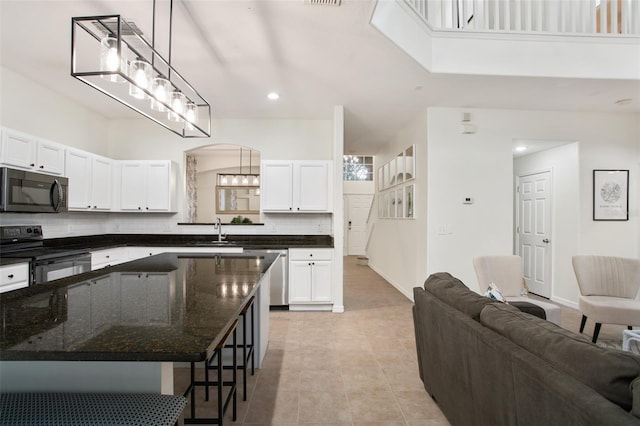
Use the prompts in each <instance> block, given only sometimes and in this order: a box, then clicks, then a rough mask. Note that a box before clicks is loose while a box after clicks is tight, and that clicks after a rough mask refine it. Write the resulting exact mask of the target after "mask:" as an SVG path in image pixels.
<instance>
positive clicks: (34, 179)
mask: <svg viewBox="0 0 640 426" xmlns="http://www.w3.org/2000/svg"><path fill="white" fill-rule="evenodd" d="M68 188H69V180H68V179H67V178H66V177H62V176H51V175H46V174H43V173H34V172H27V171H24V170H17V169H11V168H9V167H1V168H0V212H14V213H58V212H66V211H67V189H68Z"/></svg>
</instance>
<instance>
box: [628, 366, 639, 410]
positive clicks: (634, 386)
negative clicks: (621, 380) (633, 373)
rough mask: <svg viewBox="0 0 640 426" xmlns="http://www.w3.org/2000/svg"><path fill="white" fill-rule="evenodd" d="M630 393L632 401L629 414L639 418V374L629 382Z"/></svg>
mask: <svg viewBox="0 0 640 426" xmlns="http://www.w3.org/2000/svg"><path fill="white" fill-rule="evenodd" d="M630 387H631V393H632V394H633V402H632V403H631V414H633V415H634V416H636V417H637V418H639V419H640V376H639V377H637V378H636V379H635V380H634V381H633V382H631V386H630Z"/></svg>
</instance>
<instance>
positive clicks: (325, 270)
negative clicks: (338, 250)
mask: <svg viewBox="0 0 640 426" xmlns="http://www.w3.org/2000/svg"><path fill="white" fill-rule="evenodd" d="M332 290H333V249H289V306H290V308H291V307H292V305H317V304H327V305H328V304H331V303H332V302H333V291H332ZM294 309H295V306H294Z"/></svg>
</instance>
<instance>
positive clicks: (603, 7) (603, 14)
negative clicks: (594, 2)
mask: <svg viewBox="0 0 640 426" xmlns="http://www.w3.org/2000/svg"><path fill="white" fill-rule="evenodd" d="M600 32H601V33H603V34H606V32H607V0H602V1H601V2H600Z"/></svg>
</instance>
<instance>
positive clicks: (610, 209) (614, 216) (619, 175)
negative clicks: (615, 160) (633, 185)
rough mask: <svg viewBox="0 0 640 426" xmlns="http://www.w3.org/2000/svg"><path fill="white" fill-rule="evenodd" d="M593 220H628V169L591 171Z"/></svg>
mask: <svg viewBox="0 0 640 426" xmlns="http://www.w3.org/2000/svg"><path fill="white" fill-rule="evenodd" d="M593 220H629V170H594V171H593Z"/></svg>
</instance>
